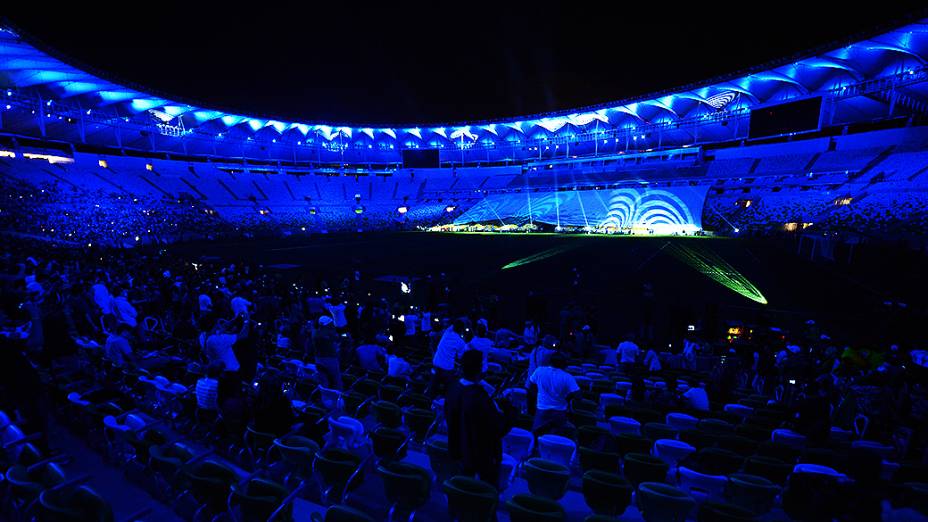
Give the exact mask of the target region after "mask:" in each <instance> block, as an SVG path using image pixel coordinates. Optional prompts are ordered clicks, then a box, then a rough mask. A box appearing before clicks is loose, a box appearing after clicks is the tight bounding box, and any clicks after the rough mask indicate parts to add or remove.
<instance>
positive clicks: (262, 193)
mask: <svg viewBox="0 0 928 522" xmlns="http://www.w3.org/2000/svg"><path fill="white" fill-rule="evenodd" d="M251 184H252V185H254V187H255V190H257V191H258V194H261V199H262V200H263V201H267V200H268V199H270V198H268V197H267V194H265V193H264V191H263V190H261V186H260V185H258V182H257V181H255V180H251Z"/></svg>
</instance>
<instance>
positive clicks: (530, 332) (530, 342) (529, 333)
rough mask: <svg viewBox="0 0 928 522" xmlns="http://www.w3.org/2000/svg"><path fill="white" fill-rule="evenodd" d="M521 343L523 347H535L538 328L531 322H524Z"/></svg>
mask: <svg viewBox="0 0 928 522" xmlns="http://www.w3.org/2000/svg"><path fill="white" fill-rule="evenodd" d="M522 342H524V343H525V346H535V344H536V343H537V342H538V327H537V326H535V323H534V322H532V321H525V329H523V330H522Z"/></svg>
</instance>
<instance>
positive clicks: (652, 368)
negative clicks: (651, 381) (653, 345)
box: [644, 350, 661, 372]
mask: <svg viewBox="0 0 928 522" xmlns="http://www.w3.org/2000/svg"><path fill="white" fill-rule="evenodd" d="M644 367H645V368H647V369H648V371H649V372H659V371H661V358H660V357H659V356H658V355H657V352H655V351H654V350H648V352H647V353H646V354H644Z"/></svg>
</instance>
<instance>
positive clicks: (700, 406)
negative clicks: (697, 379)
mask: <svg viewBox="0 0 928 522" xmlns="http://www.w3.org/2000/svg"><path fill="white" fill-rule="evenodd" d="M683 399H684V401H686V404H687V405H689V407H690V408H693V409H694V410H699V411H709V395H708V394H706V384H705V383H702V382H701V383H699V385H698V386H693V387H692V388H690V389H689V390H686V393H684V394H683Z"/></svg>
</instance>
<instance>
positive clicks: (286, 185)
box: [284, 180, 296, 200]
mask: <svg viewBox="0 0 928 522" xmlns="http://www.w3.org/2000/svg"><path fill="white" fill-rule="evenodd" d="M284 188H285V189H287V194H290V199H294V200H295V199H296V196H294V195H293V189H292V188H290V183H289V182H288V181H287V180H284Z"/></svg>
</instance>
